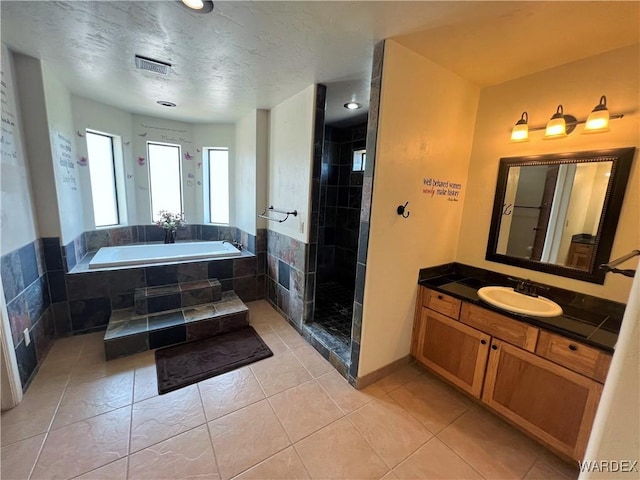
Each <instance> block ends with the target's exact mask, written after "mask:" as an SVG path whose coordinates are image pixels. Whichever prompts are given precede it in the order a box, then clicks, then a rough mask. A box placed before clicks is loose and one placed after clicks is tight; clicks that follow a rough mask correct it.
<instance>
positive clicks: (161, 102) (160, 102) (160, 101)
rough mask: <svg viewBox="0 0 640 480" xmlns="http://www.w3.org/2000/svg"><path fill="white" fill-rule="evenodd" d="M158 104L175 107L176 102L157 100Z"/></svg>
mask: <svg viewBox="0 0 640 480" xmlns="http://www.w3.org/2000/svg"><path fill="white" fill-rule="evenodd" d="M156 103H157V104H158V105H162V106H163V107H175V106H176V104H175V103H173V102H167V101H166V100H158V101H157V102H156Z"/></svg>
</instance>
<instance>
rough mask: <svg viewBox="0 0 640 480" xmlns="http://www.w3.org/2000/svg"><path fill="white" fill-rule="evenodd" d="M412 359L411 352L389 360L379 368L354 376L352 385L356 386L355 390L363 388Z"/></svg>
mask: <svg viewBox="0 0 640 480" xmlns="http://www.w3.org/2000/svg"><path fill="white" fill-rule="evenodd" d="M412 360H413V356H412V355H411V354H409V355H407V356H406V357H402V358H400V359H398V360H396V361H395V362H391V363H390V364H389V365H386V366H384V367H382V368H379V369H378V370H376V371H374V372H371V373H368V374H366V375H365V376H363V377H358V378H356V381H355V385H354V386H355V387H356V390H362V389H363V388H365V387H368V386H369V385H371V384H372V383H376V382H377V381H378V380H380V379H381V378H382V377H386V376H387V375H389V374H390V373H391V372H393V371H394V370H397V369H398V368H400V367H402V366H404V365H407V364H409V363H410V362H411V361H412Z"/></svg>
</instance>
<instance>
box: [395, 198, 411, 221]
mask: <svg viewBox="0 0 640 480" xmlns="http://www.w3.org/2000/svg"><path fill="white" fill-rule="evenodd" d="M407 205H409V202H407V203H405V204H404V205H398V208H397V209H396V212H398V215H402V218H409V215H411V212H408V211H406V209H407Z"/></svg>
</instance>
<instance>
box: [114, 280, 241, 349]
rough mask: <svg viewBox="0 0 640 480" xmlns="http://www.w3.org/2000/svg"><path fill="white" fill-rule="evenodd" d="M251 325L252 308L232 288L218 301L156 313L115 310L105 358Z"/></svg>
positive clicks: (198, 338) (129, 309) (130, 309)
mask: <svg viewBox="0 0 640 480" xmlns="http://www.w3.org/2000/svg"><path fill="white" fill-rule="evenodd" d="M211 283H215V282H213V281H211ZM218 284H219V282H218ZM189 287H190V286H187V287H185V288H187V289H188V288H189ZM178 288H179V286H178ZM248 324H249V315H248V308H247V307H246V305H245V304H244V303H243V302H242V300H240V298H239V297H238V296H237V295H236V294H235V293H234V292H230V291H229V292H222V294H221V298H220V300H218V301H216V302H209V303H204V304H201V305H195V306H184V307H183V308H177V309H173V310H169V311H163V312H161V313H155V314H138V313H136V311H135V309H133V308H128V309H123V310H115V311H114V312H113V314H112V315H111V320H110V321H109V325H108V327H107V331H106V333H105V336H104V349H105V357H106V359H107V360H113V359H115V358H119V357H123V356H127V355H132V354H134V353H140V352H144V351H146V350H149V349H154V348H160V347H164V346H168V345H174V344H177V343H182V342H185V341H192V340H200V339H203V338H208V337H212V336H214V335H217V334H220V333H225V332H230V331H232V330H236V329H238V328H242V327H244V326H246V325H248Z"/></svg>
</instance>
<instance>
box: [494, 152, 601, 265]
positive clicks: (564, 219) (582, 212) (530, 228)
mask: <svg viewBox="0 0 640 480" xmlns="http://www.w3.org/2000/svg"><path fill="white" fill-rule="evenodd" d="M611 166H612V162H585V163H567V164H554V165H527V166H517V167H511V168H509V175H508V177H509V178H508V181H507V190H506V195H505V205H504V211H503V218H502V222H501V225H500V238H499V242H498V251H499V252H501V251H504V253H506V255H508V256H513V257H519V258H525V259H530V260H535V261H540V262H546V263H554V264H558V265H566V266H569V267H571V268H579V269H588V268H589V267H590V263H591V257H592V255H591V254H590V253H589V252H593V250H594V247H595V242H596V239H597V233H598V229H599V226H600V222H601V217H602V208H603V205H604V200H605V196H606V191H607V187H608V184H609V176H610V174H611Z"/></svg>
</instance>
